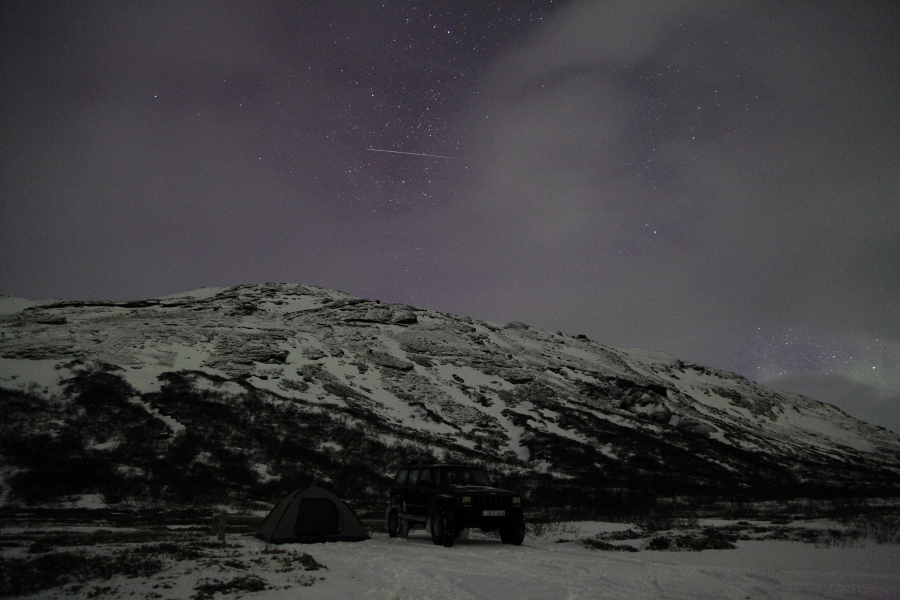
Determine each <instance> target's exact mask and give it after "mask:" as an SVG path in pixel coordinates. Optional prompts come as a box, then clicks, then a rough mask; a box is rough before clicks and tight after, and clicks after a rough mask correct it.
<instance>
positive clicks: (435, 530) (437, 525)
mask: <svg viewBox="0 0 900 600" xmlns="http://www.w3.org/2000/svg"><path fill="white" fill-rule="evenodd" d="M455 538H456V521H455V519H454V518H453V511H452V510H450V508H449V507H446V506H439V507H437V508H436V509H435V510H434V513H433V514H432V516H431V541H433V542H434V543H435V544H437V545H438V546H446V547H447V548H449V547H450V546H452V545H453V542H454V540H455Z"/></svg>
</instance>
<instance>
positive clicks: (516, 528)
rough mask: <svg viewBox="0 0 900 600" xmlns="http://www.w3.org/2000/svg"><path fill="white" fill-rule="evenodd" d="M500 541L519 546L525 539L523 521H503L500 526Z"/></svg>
mask: <svg viewBox="0 0 900 600" xmlns="http://www.w3.org/2000/svg"><path fill="white" fill-rule="evenodd" d="M500 541H501V542H503V543H504V544H512V545H513V546H521V545H522V542H523V541H525V521H520V522H518V523H517V522H512V523H504V524H503V525H501V526H500Z"/></svg>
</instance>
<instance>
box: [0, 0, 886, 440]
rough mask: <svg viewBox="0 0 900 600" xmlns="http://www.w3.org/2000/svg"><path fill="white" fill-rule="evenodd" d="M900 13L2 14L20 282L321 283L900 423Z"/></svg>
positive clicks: (642, 9)
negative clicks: (657, 360) (563, 337)
mask: <svg viewBox="0 0 900 600" xmlns="http://www.w3.org/2000/svg"><path fill="white" fill-rule="evenodd" d="M898 6H900V5H898V4H897V3H896V2H883V3H879V2H866V1H862V0H860V1H854V2H845V1H841V2H828V1H824V0H822V1H816V2H789V1H782V2H761V1H757V2H746V3H742V2H736V1H733V0H729V1H725V2H712V1H707V2H702V1H701V2H651V1H647V0H645V1H640V0H629V1H624V0H623V1H619V2H601V1H597V0H593V1H551V0H532V1H527V0H516V1H511V0H510V1H504V2H492V1H488V0H482V1H462V0H460V1H456V2H451V1H442V2H438V1H431V2H413V1H396V2H366V1H350V0H348V1H340V2H335V1H324V0H323V1H313V0H309V1H304V2H274V3H265V2H259V1H256V2H246V3H243V2H242V3H236V2H225V1H215V2H155V3H136V2H118V1H116V2H109V3H103V2H73V3H62V2H47V3H42V2H11V1H5V2H3V3H0V28H2V29H0V44H2V51H0V52H2V54H0V60H2V62H0V65H2V66H0V68H2V75H0V123H2V126H0V294H4V295H9V296H19V297H25V298H32V299H45V298H64V299H71V300H78V299H133V298H145V297H151V296H159V295H164V294H170V293H174V292H179V291H184V290H188V289H192V288H198V287H204V286H227V285H235V284H242V283H261V282H267V281H281V282H296V283H304V284H311V285H318V286H323V287H328V288H335V289H340V290H343V291H347V292H351V293H353V294H357V295H359V296H363V297H367V298H373V299H380V300H382V301H388V302H403V303H408V304H413V305H416V306H421V307H429V308H434V309H438V310H444V311H451V312H455V313H460V314H465V315H469V316H472V317H475V318H482V319H486V320H490V321H496V322H506V321H510V320H517V321H524V322H526V323H528V324H530V325H532V326H535V327H541V328H545V329H549V330H552V331H557V330H561V331H563V332H565V333H571V334H587V335H588V336H589V337H591V338H592V339H595V340H597V341H600V342H602V343H605V344H608V345H611V346H617V347H642V348H647V349H652V350H659V351H665V352H669V353H672V354H674V355H676V356H678V357H681V358H684V359H686V360H693V361H696V362H700V363H704V364H708V365H711V366H715V367H719V368H724V369H728V370H735V371H737V372H740V373H742V374H744V375H746V376H747V377H749V378H750V379H753V380H756V381H759V382H761V383H766V384H768V385H772V386H774V387H776V388H780V389H787V390H793V391H800V392H804V393H807V394H809V395H812V396H813V397H815V398H817V399H820V400H826V401H829V402H832V403H834V404H837V405H838V406H840V407H841V408H843V409H845V410H847V411H848V412H850V413H851V414H853V415H855V416H859V417H862V418H865V419H867V420H870V421H872V422H875V423H878V424H881V425H884V426H887V427H890V428H892V429H894V430H895V431H900V8H898ZM373 149H375V150H392V151H395V152H410V153H414V154H431V155H439V156H443V157H450V158H435V157H426V156H415V155H413V154H395V153H387V152H374V151H372V150H373Z"/></svg>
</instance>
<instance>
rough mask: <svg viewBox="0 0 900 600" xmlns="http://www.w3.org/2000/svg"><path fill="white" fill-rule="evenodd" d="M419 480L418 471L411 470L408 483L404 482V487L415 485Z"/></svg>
mask: <svg viewBox="0 0 900 600" xmlns="http://www.w3.org/2000/svg"><path fill="white" fill-rule="evenodd" d="M418 480H419V470H418V469H413V470H412V471H410V472H409V481H407V482H406V485H416V482H417V481H418Z"/></svg>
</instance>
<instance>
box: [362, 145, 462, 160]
mask: <svg viewBox="0 0 900 600" xmlns="http://www.w3.org/2000/svg"><path fill="white" fill-rule="evenodd" d="M366 152H388V153H390V154H409V155H410V156H430V157H431V158H449V159H450V160H466V159H464V158H457V157H455V156H441V155H440V154H422V153H420V152H400V151H399V150H379V149H378V148H366Z"/></svg>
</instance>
